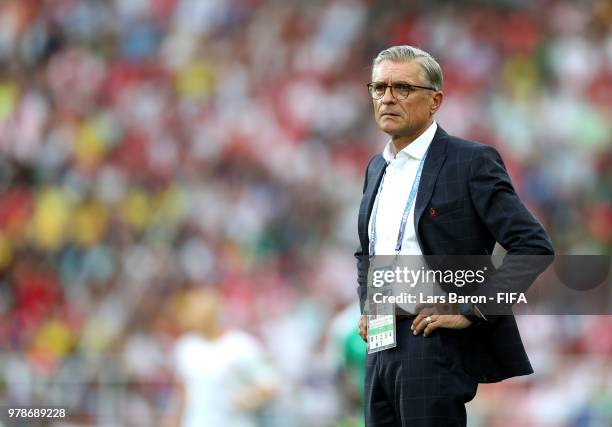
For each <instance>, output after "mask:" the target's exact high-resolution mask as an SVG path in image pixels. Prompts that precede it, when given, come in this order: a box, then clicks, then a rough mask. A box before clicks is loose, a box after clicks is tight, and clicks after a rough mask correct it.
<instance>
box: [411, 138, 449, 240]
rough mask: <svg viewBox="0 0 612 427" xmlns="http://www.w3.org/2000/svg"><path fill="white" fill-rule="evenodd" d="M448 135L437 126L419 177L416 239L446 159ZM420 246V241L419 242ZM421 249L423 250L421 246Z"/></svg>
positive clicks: (415, 211) (415, 207)
mask: <svg viewBox="0 0 612 427" xmlns="http://www.w3.org/2000/svg"><path fill="white" fill-rule="evenodd" d="M447 136H448V134H447V133H446V132H445V131H444V129H442V128H441V127H440V126H438V129H437V130H436V134H435V135H434V138H433V140H432V141H431V144H430V146H429V151H428V153H427V159H425V164H424V165H423V173H422V175H421V182H420V183H419V191H418V193H417V198H416V202H415V206H414V229H415V230H416V231H417V238H418V236H419V232H418V230H419V221H420V220H421V216H422V215H423V212H424V211H425V207H426V206H427V204H428V203H429V201H430V200H431V196H432V194H433V189H434V186H435V184H436V180H437V179H438V173H439V172H440V168H441V167H442V164H443V163H444V160H445V159H446V137H447ZM419 244H420V240H419ZM421 248H423V247H422V246H421Z"/></svg>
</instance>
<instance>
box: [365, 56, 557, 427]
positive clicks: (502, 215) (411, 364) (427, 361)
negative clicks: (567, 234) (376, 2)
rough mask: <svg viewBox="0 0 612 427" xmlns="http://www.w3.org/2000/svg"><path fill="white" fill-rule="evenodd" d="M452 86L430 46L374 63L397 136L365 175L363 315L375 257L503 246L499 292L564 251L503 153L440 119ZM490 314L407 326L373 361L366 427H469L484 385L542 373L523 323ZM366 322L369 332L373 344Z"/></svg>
mask: <svg viewBox="0 0 612 427" xmlns="http://www.w3.org/2000/svg"><path fill="white" fill-rule="evenodd" d="M442 82H443V79H442V70H441V68H440V66H439V64H438V63H437V62H436V61H435V59H434V58H433V57H432V56H431V55H429V54H428V53H427V52H424V51H422V50H420V49H417V48H414V47H411V46H394V47H391V48H389V49H386V50H384V51H382V52H381V53H379V54H378V56H377V57H376V58H375V59H374V63H373V70H372V83H370V84H369V85H368V90H369V92H370V94H371V96H372V102H373V106H374V117H375V119H376V122H377V124H378V126H379V127H380V129H381V130H382V131H384V132H385V133H387V134H388V135H389V136H390V137H391V139H390V141H389V142H388V144H387V146H386V147H385V149H384V151H383V153H382V154H377V155H375V156H374V157H373V158H372V159H371V160H370V162H369V164H368V167H367V170H366V174H365V180H364V186H363V198H362V201H361V206H360V210H359V221H358V222H359V225H358V227H359V241H360V247H359V248H358V249H357V252H356V253H355V257H356V258H357V268H358V283H359V286H358V293H359V297H360V302H361V309H362V313H364V304H365V300H366V295H367V291H366V287H367V277H368V268H369V262H370V257H371V256H374V255H392V254H400V255H417V256H424V257H427V256H428V255H490V254H492V252H493V247H494V245H495V242H499V244H500V245H501V246H503V247H504V248H505V249H506V251H507V255H506V257H505V259H504V263H503V264H502V265H501V266H500V267H499V268H498V269H497V270H496V271H495V272H494V274H492V275H491V276H490V277H489V278H488V281H487V283H486V286H489V289H491V290H493V289H496V288H497V289H508V288H509V287H512V285H513V284H517V283H527V286H528V285H529V284H530V283H531V282H532V281H533V280H534V279H535V278H536V277H537V275H538V274H539V273H541V271H542V270H543V269H544V268H545V267H546V265H547V264H548V262H545V263H544V264H542V263H540V264H539V265H538V266H531V267H529V266H525V265H521V264H520V263H518V264H517V263H516V262H513V261H512V256H513V255H520V256H533V255H546V256H550V255H552V254H553V248H552V245H551V242H550V239H549V237H548V236H547V234H546V232H545V231H544V229H543V228H542V226H541V225H540V224H539V223H538V221H537V220H536V219H535V218H534V217H533V216H532V215H531V213H530V212H529V211H528V210H527V209H526V208H525V206H524V205H523V204H522V203H521V201H520V199H519V198H518V196H517V195H516V193H515V191H514V188H513V186H512V183H511V181H510V178H509V176H508V173H507V172H506V169H505V166H504V164H503V161H502V159H501V157H500V155H499V154H498V152H497V151H496V150H495V149H494V148H492V147H489V146H486V145H482V144H478V143H475V142H471V141H467V140H464V139H460V138H457V137H454V136H451V135H448V134H447V133H446V132H445V131H444V130H443V129H442V128H441V127H440V126H438V125H437V123H436V122H435V121H434V114H435V113H436V112H437V111H438V109H439V108H440V105H441V104H442V100H443V97H444V95H443V92H442ZM411 193H414V194H413V195H412V196H411ZM398 230H399V231H398ZM523 288H524V286H523ZM481 308H482V310H479V309H478V307H477V306H467V307H466V306H462V308H461V311H460V312H455V313H454V314H436V311H432V310H431V309H427V310H422V311H420V312H417V313H412V314H410V313H407V314H405V315H398V316H397V317H396V341H397V346H396V347H394V348H390V349H387V350H384V351H380V352H377V353H373V354H368V357H367V362H366V381H365V418H366V426H377V427H381V426H411V427H418V426H436V427H437V426H465V425H466V412H465V403H466V402H468V401H470V400H471V399H473V397H474V396H475V394H476V389H477V386H478V383H479V382H496V381H501V380H503V379H506V378H509V377H513V376H518V375H527V374H530V373H532V372H533V370H532V367H531V365H530V363H529V359H528V358H527V355H526V353H525V350H524V348H523V344H522V341H521V338H520V335H519V332H518V329H517V326H516V322H515V319H514V317H513V316H512V315H511V314H510V315H491V314H487V312H486V310H484V307H481ZM483 312H484V314H483ZM367 319H368V318H367V316H366V315H365V314H363V315H362V316H361V318H360V319H359V323H358V327H359V331H360V335H361V337H362V338H363V339H364V340H367Z"/></svg>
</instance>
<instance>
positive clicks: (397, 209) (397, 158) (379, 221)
mask: <svg viewBox="0 0 612 427" xmlns="http://www.w3.org/2000/svg"><path fill="white" fill-rule="evenodd" d="M437 128H438V125H437V124H436V122H433V123H432V124H431V126H429V127H428V128H427V130H426V131H425V132H423V133H422V134H421V135H420V136H419V137H418V138H417V139H415V140H414V141H412V142H411V143H410V144H408V146H406V147H405V148H404V149H403V150H401V151H400V152H399V153H396V151H395V146H394V145H393V143H392V142H391V141H389V142H388V143H387V146H386V147H385V149H384V151H383V154H382V155H383V157H384V159H385V160H386V161H387V170H386V172H385V176H384V179H383V181H382V184H381V185H380V187H379V188H378V194H377V195H376V198H377V200H375V201H374V205H375V206H376V203H378V210H377V212H376V224H372V221H373V218H374V215H373V214H372V215H371V216H370V223H369V224H368V232H369V237H370V239H371V238H372V227H373V226H375V227H376V242H375V248H374V253H375V255H377V256H378V255H395V245H396V244H397V237H398V234H399V227H400V223H401V222H402V215H403V214H404V209H405V208H406V202H407V201H408V197H409V196H410V190H411V189H412V185H413V183H414V179H415V178H416V175H417V171H418V169H419V164H420V162H421V159H422V158H423V157H424V156H425V153H426V152H427V149H428V148H429V144H431V141H432V140H433V137H434V135H435V133H436V130H437ZM378 199H379V200H378ZM415 205H416V197H415V199H414V201H413V203H412V206H411V207H410V212H409V214H408V220H407V221H406V230H405V231H404V238H403V240H402V248H401V250H400V255H418V256H413V257H405V258H403V259H402V260H401V262H400V264H401V265H402V266H408V268H410V269H413V270H415V271H418V270H420V269H421V268H425V267H426V264H425V262H424V259H423V258H422V255H423V253H422V252H421V247H420V246H419V242H418V240H417V236H416V230H415V228H414V207H415ZM368 250H369V248H368ZM382 261H383V263H384V262H385V259H382ZM393 288H394V294H395V295H400V294H402V293H412V294H415V295H416V298H417V302H415V303H408V302H403V303H397V304H396V306H398V307H400V308H401V309H402V310H403V311H404V312H407V313H413V314H414V313H416V305H417V304H418V303H419V301H420V298H422V297H421V295H423V298H426V297H427V296H428V295H433V294H434V293H436V292H439V291H440V288H439V285H438V284H437V283H422V282H421V283H419V284H418V286H416V287H410V286H407V285H403V284H397V283H396V284H395V285H394V286H393Z"/></svg>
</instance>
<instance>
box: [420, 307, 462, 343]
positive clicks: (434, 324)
mask: <svg viewBox="0 0 612 427" xmlns="http://www.w3.org/2000/svg"><path fill="white" fill-rule="evenodd" d="M417 310H418V313H419V314H418V315H417V317H415V319H414V320H413V321H412V326H410V329H411V330H412V332H413V333H414V335H418V334H420V333H421V331H423V335H424V336H429V334H431V333H432V332H433V331H435V330H436V329H438V328H448V329H465V328H467V327H468V326H470V325H471V324H472V322H471V321H470V320H468V318H467V317H465V316H463V315H462V314H439V313H440V312H442V313H448V312H449V307H448V305H443V306H440V307H438V306H437V305H436V304H428V305H419V306H417ZM450 311H451V312H452V311H454V310H450Z"/></svg>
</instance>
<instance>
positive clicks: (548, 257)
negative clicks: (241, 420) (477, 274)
mask: <svg viewBox="0 0 612 427" xmlns="http://www.w3.org/2000/svg"><path fill="white" fill-rule="evenodd" d="M470 166H471V167H470V180H469V192H470V197H471V200H472V203H473V205H474V207H475V210H476V212H477V214H478V215H479V217H480V219H481V220H482V221H483V223H484V224H485V226H486V228H487V229H488V231H489V232H490V233H491V235H492V236H493V237H494V238H495V240H496V241H497V242H499V244H500V245H501V246H503V248H504V249H506V251H507V253H506V256H505V257H504V260H503V263H502V265H501V266H500V267H499V268H498V269H497V270H496V271H495V272H494V273H493V274H491V275H490V276H489V278H488V280H487V282H486V283H484V284H483V286H484V288H483V292H481V293H480V295H485V296H487V297H493V298H495V297H496V295H497V293H498V292H524V291H526V290H527V288H528V287H529V286H531V284H532V283H533V281H534V280H535V279H536V278H537V277H538V276H539V275H540V274H541V273H542V272H543V271H544V270H545V269H546V268H547V267H548V265H549V264H550V263H551V262H552V260H553V255H554V250H553V246H552V243H551V241H550V238H549V236H548V235H547V233H546V231H545V230H544V228H543V227H542V225H541V224H540V223H539V222H538V221H537V220H536V219H535V217H534V216H533V215H532V214H531V212H529V210H528V209H527V208H526V207H525V205H524V204H523V203H522V202H521V200H520V199H519V197H518V196H517V194H516V192H515V191H514V187H513V186H512V182H511V181H510V177H509V176H508V172H507V171H506V168H505V166H504V163H503V161H502V159H501V156H500V155H499V153H498V152H497V150H495V149H494V148H493V147H490V146H479V147H478V148H476V149H475V152H474V156H473V157H472V162H471V165H470ZM493 301H495V299H494V300H493ZM478 310H479V311H480V312H481V313H483V314H484V315H485V316H486V315H487V313H489V314H511V305H508V306H501V305H500V304H497V303H495V302H492V303H489V304H482V305H478ZM490 319H495V318H494V317H493V316H491V317H490Z"/></svg>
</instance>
